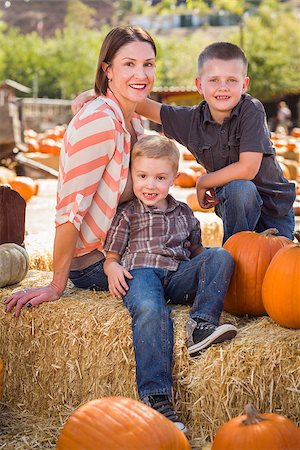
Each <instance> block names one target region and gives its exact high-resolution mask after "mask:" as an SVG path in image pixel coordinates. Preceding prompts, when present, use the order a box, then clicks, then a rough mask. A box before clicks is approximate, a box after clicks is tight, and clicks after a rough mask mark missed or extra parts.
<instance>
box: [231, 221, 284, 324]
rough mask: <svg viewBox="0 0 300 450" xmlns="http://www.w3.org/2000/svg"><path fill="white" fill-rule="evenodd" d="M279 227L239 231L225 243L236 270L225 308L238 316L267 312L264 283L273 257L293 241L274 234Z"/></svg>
mask: <svg viewBox="0 0 300 450" xmlns="http://www.w3.org/2000/svg"><path fill="white" fill-rule="evenodd" d="M275 233H278V230H276V228H270V229H268V230H266V231H264V232H262V233H256V232H255V231H240V232H239V233H236V234H234V235H233V236H231V237H230V238H229V239H227V241H226V242H225V244H224V245H223V247H224V248H225V249H226V250H228V251H229V253H230V254H231V256H232V257H233V260H234V271H233V275H232V277H231V282H230V285H229V289H228V291H227V294H226V297H225V300H224V309H225V311H227V312H229V313H231V314H234V315H236V316H243V315H245V314H249V315H250V316H261V315H263V314H265V313H266V310H265V307H264V305H263V300H262V293H261V287H262V283H263V279H264V276H265V273H266V270H267V268H268V266H269V264H270V262H271V259H272V258H273V256H274V255H275V253H277V251H278V250H280V249H281V248H282V247H284V246H286V245H291V244H292V241H291V240H290V239H288V238H286V237H283V236H275V235H274V234H275Z"/></svg>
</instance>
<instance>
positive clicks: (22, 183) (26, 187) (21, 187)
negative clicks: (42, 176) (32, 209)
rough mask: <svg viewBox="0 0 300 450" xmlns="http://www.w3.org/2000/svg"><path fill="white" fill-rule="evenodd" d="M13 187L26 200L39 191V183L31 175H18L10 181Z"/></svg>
mask: <svg viewBox="0 0 300 450" xmlns="http://www.w3.org/2000/svg"><path fill="white" fill-rule="evenodd" d="M9 184H10V185H11V187H12V189H13V190H14V191H16V192H18V193H19V194H20V195H21V196H22V197H23V198H24V200H26V202H27V201H28V200H30V199H31V197H32V196H33V195H36V194H37V192H38V184H37V183H36V182H35V181H34V180H33V179H32V178H30V177H16V178H14V179H13V180H11V181H10V182H9Z"/></svg>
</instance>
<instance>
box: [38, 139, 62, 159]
mask: <svg viewBox="0 0 300 450" xmlns="http://www.w3.org/2000/svg"><path fill="white" fill-rule="evenodd" d="M61 147H62V143H61V142H58V141H56V140H54V139H50V138H46V139H42V140H41V142H40V152H41V153H50V154H51V155H56V156H59V154H60V150H61Z"/></svg>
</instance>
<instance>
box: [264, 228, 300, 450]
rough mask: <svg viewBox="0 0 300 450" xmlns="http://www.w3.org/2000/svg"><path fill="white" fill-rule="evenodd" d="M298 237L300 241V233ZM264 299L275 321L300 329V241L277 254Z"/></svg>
mask: <svg viewBox="0 0 300 450" xmlns="http://www.w3.org/2000/svg"><path fill="white" fill-rule="evenodd" d="M295 236H296V237H297V239H298V240H299V242H300V233H299V232H297V233H295ZM262 298H263V303H264V306H265V308H266V311H267V313H268V314H269V316H270V317H271V318H272V319H273V320H274V321H275V322H277V323H279V325H282V326H284V327H287V328H300V243H297V244H292V245H289V246H288V247H284V248H282V249H281V250H279V252H278V253H277V254H276V255H275V256H274V258H273V259H272V261H271V264H270V265H269V267H268V270H267V272H266V275H265V278H264V281H263V285H262ZM299 448H300V443H299Z"/></svg>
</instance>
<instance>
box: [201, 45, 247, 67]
mask: <svg viewBox="0 0 300 450" xmlns="http://www.w3.org/2000/svg"><path fill="white" fill-rule="evenodd" d="M211 59H223V60H224V61H230V60H232V59H239V60H240V61H241V62H242V63H243V66H244V68H245V75H246V74H247V69H248V60H247V57H246V55H245V53H244V52H243V50H242V49H241V48H240V47H239V46H238V45H235V44H232V43H231V42H214V43H213V44H210V45H208V46H207V47H206V48H205V49H204V50H203V51H202V52H201V53H200V55H199V57H198V71H199V74H200V72H201V70H202V69H203V66H204V64H205V63H206V61H209V60H211Z"/></svg>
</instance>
